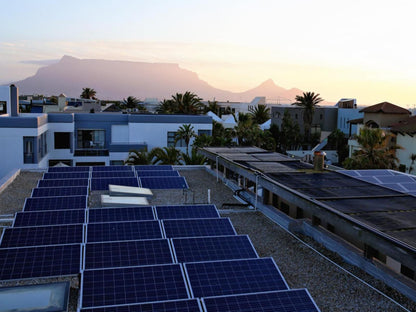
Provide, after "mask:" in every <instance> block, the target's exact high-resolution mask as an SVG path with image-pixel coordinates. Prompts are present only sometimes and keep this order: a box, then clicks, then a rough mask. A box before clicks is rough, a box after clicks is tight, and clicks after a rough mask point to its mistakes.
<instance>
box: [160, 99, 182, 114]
mask: <svg viewBox="0 0 416 312" xmlns="http://www.w3.org/2000/svg"><path fill="white" fill-rule="evenodd" d="M177 111H178V107H177V105H176V103H174V102H173V101H172V100H163V101H161V102H160V103H159V106H158V107H157V108H156V112H157V113H158V114H175V113H176V112H177Z"/></svg>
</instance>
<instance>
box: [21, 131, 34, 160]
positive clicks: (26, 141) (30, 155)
mask: <svg viewBox="0 0 416 312" xmlns="http://www.w3.org/2000/svg"><path fill="white" fill-rule="evenodd" d="M34 145H35V138H34V137H23V162H24V163H25V164H34V163H35V152H34V148H35V146H34Z"/></svg>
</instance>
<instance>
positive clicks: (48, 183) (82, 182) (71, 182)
mask: <svg viewBox="0 0 416 312" xmlns="http://www.w3.org/2000/svg"><path fill="white" fill-rule="evenodd" d="M69 186H86V187H89V178H88V179H63V180H60V179H51V180H39V181H38V184H37V187H38V188H44V187H69Z"/></svg>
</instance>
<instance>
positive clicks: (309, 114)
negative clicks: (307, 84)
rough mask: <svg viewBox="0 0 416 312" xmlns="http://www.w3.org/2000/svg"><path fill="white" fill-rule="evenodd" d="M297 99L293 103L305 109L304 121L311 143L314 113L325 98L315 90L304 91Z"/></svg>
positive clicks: (306, 136)
mask: <svg viewBox="0 0 416 312" xmlns="http://www.w3.org/2000/svg"><path fill="white" fill-rule="evenodd" d="M295 99H296V102H295V103H293V104H292V105H296V106H299V107H301V108H303V110H304V112H303V123H304V127H305V132H304V133H305V139H306V140H307V142H308V143H310V139H311V127H312V121H313V114H314V112H315V108H316V106H317V105H318V104H319V103H320V102H322V101H323V99H321V98H320V97H319V94H315V93H314V92H303V95H297V96H296V98H295Z"/></svg>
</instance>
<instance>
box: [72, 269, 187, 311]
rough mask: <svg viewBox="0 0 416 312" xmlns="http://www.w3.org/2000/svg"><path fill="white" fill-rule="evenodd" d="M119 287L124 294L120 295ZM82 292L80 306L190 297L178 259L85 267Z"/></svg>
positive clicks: (101, 305)
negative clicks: (105, 266)
mask: <svg viewBox="0 0 416 312" xmlns="http://www.w3.org/2000/svg"><path fill="white" fill-rule="evenodd" d="M98 286H100V287H98ZM94 287H95V288H96V289H97V290H96V291H95V289H94ZM118 289H121V290H122V294H123V295H122V296H121V295H120V296H117V290H118ZM126 289H128V290H129V295H131V297H127V296H126V294H125V290H126ZM144 289H145V290H144ZM171 289H173V290H174V291H171ZM140 291H141V292H140ZM80 293H81V298H80V303H81V304H80V306H81V308H90V307H105V306H114V305H121V304H134V303H149V302H157V301H169V300H170V301H172V300H176V299H191V296H190V292H189V289H188V287H187V286H186V279H185V275H184V271H183V267H182V266H181V265H180V264H177V263H174V264H162V265H151V266H138V267H126V268H115V269H98V270H84V271H83V273H82V277H81V292H80ZM107 294H108V295H107Z"/></svg>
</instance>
